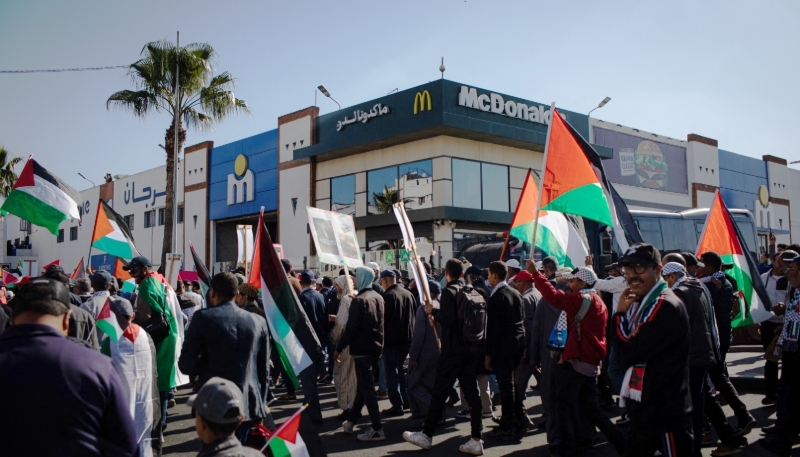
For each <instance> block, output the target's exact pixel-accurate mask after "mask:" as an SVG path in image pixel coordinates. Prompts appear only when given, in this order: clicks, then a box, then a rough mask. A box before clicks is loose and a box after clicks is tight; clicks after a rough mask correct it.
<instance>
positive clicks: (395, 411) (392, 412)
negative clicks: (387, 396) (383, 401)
mask: <svg viewBox="0 0 800 457" xmlns="http://www.w3.org/2000/svg"><path fill="white" fill-rule="evenodd" d="M381 414H383V415H384V416H389V417H400V416H402V415H403V414H405V413H404V412H403V410H402V409H399V408H395V407H394V406H392V407H391V408H387V409H384V410H383V411H381Z"/></svg>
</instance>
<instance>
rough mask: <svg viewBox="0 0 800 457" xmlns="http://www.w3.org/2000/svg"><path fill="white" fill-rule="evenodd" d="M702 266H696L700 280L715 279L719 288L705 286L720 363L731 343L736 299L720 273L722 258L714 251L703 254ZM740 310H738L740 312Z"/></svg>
mask: <svg viewBox="0 0 800 457" xmlns="http://www.w3.org/2000/svg"><path fill="white" fill-rule="evenodd" d="M700 260H701V261H702V263H703V266H700V265H698V268H699V272H700V275H699V277H701V278H709V279H716V280H717V281H719V286H717V285H716V283H714V284H707V287H708V291H709V292H710V293H711V300H712V301H713V305H714V314H715V316H716V318H717V328H718V329H719V349H720V353H721V355H722V361H723V362H724V361H725V356H726V355H727V354H728V349H730V347H731V343H732V342H733V332H732V327H731V320H732V319H733V307H734V301H735V299H736V297H735V296H734V289H733V286H732V285H731V283H730V281H728V279H727V278H726V277H725V273H723V271H722V258H721V257H720V256H719V254H717V253H716V252H714V251H708V252H704V253H703V254H701V255H700ZM741 311H742V310H740V312H741Z"/></svg>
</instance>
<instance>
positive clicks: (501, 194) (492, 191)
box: [481, 163, 508, 212]
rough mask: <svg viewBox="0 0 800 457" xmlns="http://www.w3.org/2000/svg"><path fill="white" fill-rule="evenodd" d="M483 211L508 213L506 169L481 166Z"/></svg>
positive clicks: (504, 167) (491, 165)
mask: <svg viewBox="0 0 800 457" xmlns="http://www.w3.org/2000/svg"><path fill="white" fill-rule="evenodd" d="M481 168H482V176H481V183H482V189H481V190H482V196H483V209H488V210H492V211H506V212H508V167H506V166H505V165H494V164H491V163H484V164H481Z"/></svg>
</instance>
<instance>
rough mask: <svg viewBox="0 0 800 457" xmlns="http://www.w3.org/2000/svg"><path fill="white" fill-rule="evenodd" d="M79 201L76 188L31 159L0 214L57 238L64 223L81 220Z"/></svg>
mask: <svg viewBox="0 0 800 457" xmlns="http://www.w3.org/2000/svg"><path fill="white" fill-rule="evenodd" d="M80 200H81V198H80V195H79V194H78V192H76V191H75V189H73V188H72V187H70V186H68V185H67V184H66V183H65V182H64V181H62V180H61V179H59V177H58V176H56V175H54V174H51V173H50V172H49V171H47V170H45V169H44V167H42V166H41V165H39V164H38V163H36V161H35V160H33V158H32V157H30V158H28V161H27V162H25V167H23V168H22V173H20V175H19V178H17V183H16V184H14V188H13V189H12V190H11V193H9V194H8V198H6V201H5V202H3V206H2V207H0V213H2V214H6V213H11V214H13V215H15V216H17V217H19V218H20V219H24V220H26V221H28V222H30V223H31V224H34V225H38V226H40V227H44V228H46V229H47V230H48V231H49V232H50V233H52V234H53V235H56V236H57V235H58V226H59V224H61V222H62V221H65V220H67V219H80V218H81V214H80V212H79V211H78V202H79V201H80Z"/></svg>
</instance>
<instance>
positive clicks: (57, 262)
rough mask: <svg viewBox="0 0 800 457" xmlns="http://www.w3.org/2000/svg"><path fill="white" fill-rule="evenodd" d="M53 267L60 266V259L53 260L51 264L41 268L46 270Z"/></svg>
mask: <svg viewBox="0 0 800 457" xmlns="http://www.w3.org/2000/svg"><path fill="white" fill-rule="evenodd" d="M53 265H61V259H56V260H53V261H52V262H50V263H48V264H47V265H45V266H43V267H42V270H45V271H46V270H47V269H48V268H50V267H52V266H53Z"/></svg>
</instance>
